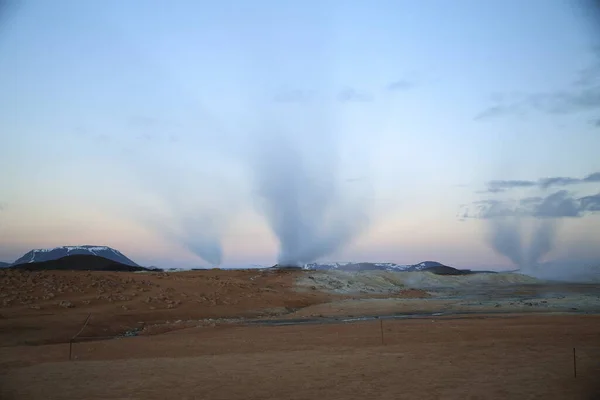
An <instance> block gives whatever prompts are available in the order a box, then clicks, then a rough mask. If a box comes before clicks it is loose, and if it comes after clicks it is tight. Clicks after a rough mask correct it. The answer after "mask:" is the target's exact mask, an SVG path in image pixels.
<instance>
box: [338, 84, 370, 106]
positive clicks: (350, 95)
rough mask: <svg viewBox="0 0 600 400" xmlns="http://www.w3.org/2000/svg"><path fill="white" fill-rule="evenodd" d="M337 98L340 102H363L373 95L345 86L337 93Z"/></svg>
mask: <svg viewBox="0 0 600 400" xmlns="http://www.w3.org/2000/svg"><path fill="white" fill-rule="evenodd" d="M338 100H339V101H340V102H342V103H351V102H353V103H365V102H369V101H372V100H373V97H372V96H371V95H370V94H368V93H366V92H361V91H359V90H357V89H354V88H351V87H346V88H344V89H342V90H341V91H340V92H339V93H338Z"/></svg>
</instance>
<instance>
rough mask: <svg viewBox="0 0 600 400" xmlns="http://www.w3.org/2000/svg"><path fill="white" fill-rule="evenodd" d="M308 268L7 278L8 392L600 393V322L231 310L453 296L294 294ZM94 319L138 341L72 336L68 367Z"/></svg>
mask: <svg viewBox="0 0 600 400" xmlns="http://www.w3.org/2000/svg"><path fill="white" fill-rule="evenodd" d="M302 273H303V272H301V271H293V272H292V271H286V272H273V271H271V272H266V271H262V272H261V271H227V272H224V271H197V272H188V273H173V274H134V273H101V272H98V273H87V272H43V273H23V272H11V271H2V272H0V285H1V286H0V287H1V289H2V290H1V292H0V296H1V297H0V300H1V301H2V303H0V306H2V307H1V308H0V315H1V317H0V399H47V398H52V399H82V398H86V399H109V398H110V399H114V398H123V399H124V398H127V399H165V398H174V399H179V398H187V399H193V398H197V399H321V398H323V399H365V398H380V399H402V398H406V399H440V398H443V399H454V398H456V399H507V398H511V399H513V398H514V399H537V398H540V399H594V398H600V383H598V377H599V376H600V316H595V315H567V314H560V315H555V314H553V315H538V314H530V315H522V314H520V315H517V314H505V315H504V316H498V315H497V316H485V314H480V315H478V316H474V317H469V318H466V317H463V318H451V317H435V318H433V319H432V318H431V317H430V318H420V319H408V320H384V322H383V325H380V321H379V320H374V321H368V322H359V323H327V324H312V325H288V326H265V325H256V326H247V325H243V324H240V322H239V321H237V322H236V321H233V322H232V321H231V320H229V321H226V320H224V319H223V318H237V317H246V318H255V317H260V318H265V316H277V318H278V319H285V318H286V317H287V318H301V317H309V318H314V317H315V315H317V316H318V315H323V316H336V315H343V316H349V315H356V316H358V315H368V314H374V313H376V311H377V310H383V311H385V312H390V313H393V312H394V311H398V310H400V311H406V310H409V311H410V310H421V309H423V310H427V309H429V308H431V310H432V311H433V310H436V307H439V306H440V305H444V304H445V305H444V307H446V306H447V305H448V304H449V303H448V300H441V299H436V298H430V297H431V295H430V294H428V293H427V292H424V291H422V290H419V289H412V290H410V289H405V290H401V291H399V292H397V293H393V294H391V295H385V296H383V297H385V298H389V297H392V299H389V300H387V299H358V300H357V299H351V296H347V295H346V296H341V295H334V294H327V293H322V292H319V291H316V290H306V291H298V290H296V289H297V288H296V287H295V284H294V282H295V280H296V278H297V277H298V275H299V274H302ZM368 297H375V298H378V297H379V298H380V297H382V296H381V295H370V296H368ZM61 302H62V305H61ZM88 302H89V303H88ZM503 304H504V303H503ZM507 304H508V303H507ZM593 304H595V303H593ZM501 309H504V308H501ZM494 310H495V308H494ZM517 310H520V309H517ZM480 311H481V312H482V313H484V312H486V309H481V310H480ZM90 313H91V315H92V316H91V318H90V322H89V324H88V326H87V327H86V328H85V329H84V331H83V332H82V334H81V337H91V336H98V335H108V336H110V335H114V334H116V333H123V332H124V331H126V330H130V329H133V328H141V327H144V329H143V330H141V331H140V332H139V333H140V336H137V337H128V338H120V339H111V340H96V341H85V342H77V343H75V344H74V345H73V361H68V355H69V344H68V343H67V342H66V341H68V339H69V338H70V337H71V336H72V335H74V334H75V333H76V332H77V331H79V329H80V328H81V324H82V322H83V320H85V318H86V317H87V316H88V314H90ZM207 318H211V320H208V319H207ZM166 321H169V322H168V323H166ZM381 326H383V333H384V335H383V336H384V338H383V340H384V344H382V339H381V331H380V328H381ZM573 347H575V348H576V349H577V368H578V370H577V372H578V376H577V378H574V377H573V350H572V349H573ZM593 395H596V396H599V397H592V396H593Z"/></svg>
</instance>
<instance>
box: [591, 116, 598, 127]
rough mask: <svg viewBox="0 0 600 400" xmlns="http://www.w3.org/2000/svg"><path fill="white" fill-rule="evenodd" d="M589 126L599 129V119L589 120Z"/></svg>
mask: <svg viewBox="0 0 600 400" xmlns="http://www.w3.org/2000/svg"><path fill="white" fill-rule="evenodd" d="M590 124H591V125H593V126H595V127H598V128H600V118H596V119H593V120H591V121H590Z"/></svg>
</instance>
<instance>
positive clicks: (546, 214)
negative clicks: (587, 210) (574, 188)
mask: <svg viewBox="0 0 600 400" xmlns="http://www.w3.org/2000/svg"><path fill="white" fill-rule="evenodd" d="M532 205H533V207H532V208H531V215H532V216H534V217H539V218H565V217H567V218H568V217H580V216H581V215H582V212H583V208H582V205H581V202H579V201H578V200H577V199H575V198H573V196H572V195H571V194H570V193H569V192H567V191H566V190H559V191H558V192H556V193H552V194H551V195H548V196H547V197H546V198H544V199H543V200H542V201H541V202H540V203H538V204H535V203H532Z"/></svg>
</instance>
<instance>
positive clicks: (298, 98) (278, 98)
mask: <svg viewBox="0 0 600 400" xmlns="http://www.w3.org/2000/svg"><path fill="white" fill-rule="evenodd" d="M312 97H313V93H311V92H307V91H304V90H301V89H285V90H282V91H280V92H279V93H277V94H276V95H275V96H274V97H273V101H274V102H275V103H305V102H307V101H310V100H311V99H312Z"/></svg>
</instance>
